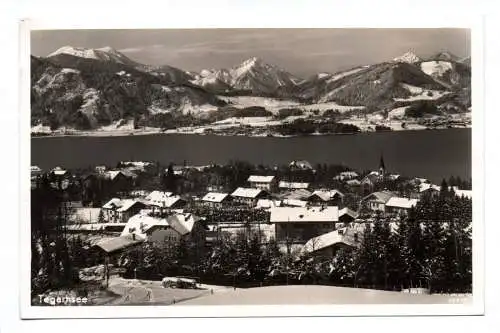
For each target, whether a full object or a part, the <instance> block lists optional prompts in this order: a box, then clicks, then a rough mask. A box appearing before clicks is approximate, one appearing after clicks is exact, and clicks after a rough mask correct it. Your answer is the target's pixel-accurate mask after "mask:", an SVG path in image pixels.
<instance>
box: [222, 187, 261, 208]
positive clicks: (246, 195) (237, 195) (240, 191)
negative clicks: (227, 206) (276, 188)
mask: <svg viewBox="0 0 500 333" xmlns="http://www.w3.org/2000/svg"><path fill="white" fill-rule="evenodd" d="M231 197H233V199H234V201H235V202H238V203H241V204H246V205H249V206H251V207H255V206H256V205H257V201H258V200H259V199H267V198H268V197H269V193H268V192H267V191H264V190H262V189H258V188H245V187H238V188H237V189H236V190H235V191H234V192H233V193H231Z"/></svg>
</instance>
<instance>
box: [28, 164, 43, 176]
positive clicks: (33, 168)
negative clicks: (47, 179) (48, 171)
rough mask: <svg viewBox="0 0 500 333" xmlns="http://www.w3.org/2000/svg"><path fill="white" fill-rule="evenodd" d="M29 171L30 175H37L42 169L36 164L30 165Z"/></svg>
mask: <svg viewBox="0 0 500 333" xmlns="http://www.w3.org/2000/svg"><path fill="white" fill-rule="evenodd" d="M30 171H31V177H38V176H40V175H41V174H42V172H43V171H42V169H40V167H38V166H36V165H32V166H31V167H30Z"/></svg>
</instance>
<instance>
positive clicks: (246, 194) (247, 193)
mask: <svg viewBox="0 0 500 333" xmlns="http://www.w3.org/2000/svg"><path fill="white" fill-rule="evenodd" d="M263 192H265V191H264V190H261V189H258V188H246V187H238V188H237V189H236V190H235V191H234V192H233V193H231V196H233V197H241V198H256V197H257V196H259V195H260V194H261V193H263Z"/></svg>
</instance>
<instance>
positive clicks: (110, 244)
mask: <svg viewBox="0 0 500 333" xmlns="http://www.w3.org/2000/svg"><path fill="white" fill-rule="evenodd" d="M142 242H144V238H141V237H136V238H135V239H134V238H133V237H132V235H124V236H120V237H114V238H111V239H105V240H103V241H100V242H98V243H97V244H96V246H97V247H99V248H101V249H102V250H104V251H106V252H107V253H110V252H115V251H119V250H123V249H125V248H127V247H130V246H133V245H136V244H140V243H142Z"/></svg>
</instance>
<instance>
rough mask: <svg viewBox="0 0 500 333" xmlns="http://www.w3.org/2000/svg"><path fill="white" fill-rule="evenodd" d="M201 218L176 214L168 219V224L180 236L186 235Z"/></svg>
mask: <svg viewBox="0 0 500 333" xmlns="http://www.w3.org/2000/svg"><path fill="white" fill-rule="evenodd" d="M199 220H200V218H199V217H198V216H195V215H193V214H189V213H188V214H175V215H170V216H169V217H167V222H168V224H169V225H170V226H171V227H172V229H174V230H175V231H177V232H178V233H179V234H180V235H186V234H188V233H190V232H191V231H192V230H193V227H194V225H195V223H196V222H198V221H199Z"/></svg>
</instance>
